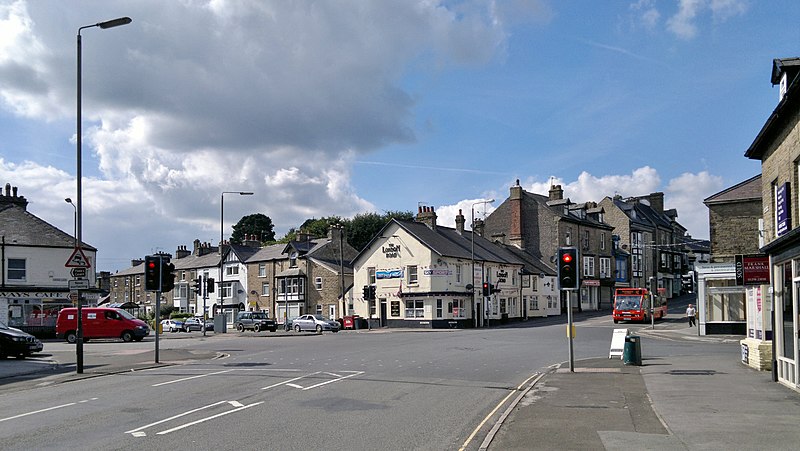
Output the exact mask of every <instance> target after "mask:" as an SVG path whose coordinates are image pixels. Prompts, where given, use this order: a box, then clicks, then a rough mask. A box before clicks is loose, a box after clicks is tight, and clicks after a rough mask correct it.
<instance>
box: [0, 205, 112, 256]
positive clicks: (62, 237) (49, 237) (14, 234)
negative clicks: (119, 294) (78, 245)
mask: <svg viewBox="0 0 800 451" xmlns="http://www.w3.org/2000/svg"><path fill="white" fill-rule="evenodd" d="M0 235H2V236H4V237H5V243H6V245H13V246H34V247H61V248H64V247H66V248H70V249H71V248H73V247H74V246H75V238H74V237H73V236H72V235H70V234H68V233H66V232H63V231H62V230H60V229H58V228H56V227H55V226H53V225H50V224H49V223H47V222H45V221H44V220H42V219H40V218H39V217H37V216H35V215H33V214H31V213H29V212H28V211H27V210H25V209H24V208H22V207H20V206H17V205H13V204H9V205H3V206H0ZM82 248H83V249H86V250H89V251H95V252H96V251H97V249H96V248H95V247H94V246H91V245H89V244H86V242H83V244H82Z"/></svg>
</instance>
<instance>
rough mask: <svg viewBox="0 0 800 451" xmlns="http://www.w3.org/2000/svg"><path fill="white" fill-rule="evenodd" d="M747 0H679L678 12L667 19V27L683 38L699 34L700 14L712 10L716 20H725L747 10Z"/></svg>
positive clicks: (713, 17)
mask: <svg viewBox="0 0 800 451" xmlns="http://www.w3.org/2000/svg"><path fill="white" fill-rule="evenodd" d="M747 8H748V2H747V0H679V2H678V12H677V13H675V15H674V16H672V17H671V18H669V19H668V20H667V29H668V30H669V31H671V32H673V33H674V34H675V35H677V36H678V37H679V38H681V39H686V40H690V39H693V38H694V37H695V36H697V33H698V26H697V20H698V16H699V15H700V14H702V13H704V12H710V14H711V18H712V20H713V21H714V22H724V21H726V20H728V19H729V18H731V17H734V16H737V15H741V14H744V13H745V12H746V11H747Z"/></svg>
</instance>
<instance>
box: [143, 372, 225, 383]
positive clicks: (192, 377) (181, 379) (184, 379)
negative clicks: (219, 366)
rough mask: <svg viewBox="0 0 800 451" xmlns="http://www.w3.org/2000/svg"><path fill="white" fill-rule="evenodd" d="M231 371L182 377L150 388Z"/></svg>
mask: <svg viewBox="0 0 800 451" xmlns="http://www.w3.org/2000/svg"><path fill="white" fill-rule="evenodd" d="M231 371H233V370H223V371H216V372H214V373H207V374H199V375H197V376H189V377H183V378H180V379H175V380H172V381H167V382H161V383H159V384H153V385H152V386H153V387H160V386H162V385H169V384H174V383H176V382H183V381H188V380H191V379H197V378H200V377H206V376H214V375H217V374H222V373H230V372H231Z"/></svg>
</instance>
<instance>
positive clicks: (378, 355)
mask: <svg viewBox="0 0 800 451" xmlns="http://www.w3.org/2000/svg"><path fill="white" fill-rule="evenodd" d="M682 308H685V304H684V306H683V307H681V306H679V305H676V306H674V307H672V306H671V308H670V314H671V315H670V317H669V318H668V320H667V321H665V322H663V323H656V328H659V327H666V326H667V325H670V323H671V322H672V323H673V324H671V325H673V326H674V322H675V321H681V319H679V318H678V317H679V316H680V314H679V312H680V309H682ZM673 309H676V310H677V311H678V313H675V314H673ZM575 324H576V329H577V336H576V338H575V341H574V350H575V359H582V358H591V357H598V356H604V355H607V354H608V349H609V346H610V341H611V335H612V330H613V329H614V328H619V327H628V328H631V329H637V328H649V327H650V326H649V325H615V324H613V323H612V322H611V320H610V312H607V311H606V312H600V313H592V314H582V315H578V316H577V318H576V323H575ZM187 337H188V336H186V335H184V336H181V338H180V339H178V336H170V335H168V334H167V335H165V336H164V339H163V340H161V342H160V349H161V350H163V352H164V353H165V354H166V353H168V352H173V351H174V352H184V353H190V354H191V355H195V356H197V358H196V359H195V360H193V361H185V362H184V363H183V364H180V365H174V366H169V367H162V368H156V369H151V370H145V371H132V372H126V373H122V374H116V375H112V376H104V377H98V378H92V379H86V380H82V381H75V382H70V383H53V384H51V383H49V381H48V380H47V379H46V378H45V379H41V380H34V381H30V382H28V384H27V385H24V386H22V385H21V386H19V387H17V389H14V390H8V389H7V390H3V391H2V393H0V406H3V408H2V409H0V437H2V438H3V442H2V446H1V447H2V448H3V449H25V450H29V449H66V448H79V449H140V448H142V447H144V448H155V449H193V448H198V447H202V448H216V449H292V448H305V449H321V448H343V449H351V450H359V449H375V448H384V449H431V450H441V449H459V448H462V447H463V448H464V449H477V448H478V445H479V442H480V440H479V438H480V437H482V436H483V435H485V432H486V430H487V429H488V428H490V427H491V426H492V421H493V418H495V417H496V412H497V410H496V408H497V407H498V406H499V405H500V404H501V402H503V401H504V400H505V399H507V398H508V397H509V395H510V394H514V393H516V392H517V387H519V386H520V385H521V384H522V383H523V382H525V381H526V380H529V379H530V378H531V377H532V376H534V375H536V374H538V373H540V372H543V371H545V370H546V369H547V367H548V366H550V365H552V364H555V363H560V362H563V361H565V360H567V359H568V341H567V337H566V327H565V318H550V319H538V320H532V321H528V322H526V323H520V324H516V325H513V326H508V327H503V328H497V329H488V330H487V329H481V330H448V331H422V332H412V331H389V332H380V331H372V332H341V333H338V334H328V333H326V334H324V335H314V334H302V335H298V334H288V335H280V334H270V333H268V332H267V333H261V334H252V333H245V334H238V333H234V334H226V335H224V336H221V335H217V336H210V337H207V338H202V336H201V335H199V334H194V335H193V336H192V337H191V338H187ZM682 346H685V345H683V344H681V343H678V342H671V341H668V340H657V339H649V338H646V337H644V338H643V339H642V348H643V352H645V353H648V355H657V356H669V355H671V354H674V353H681V352H682ZM695 346H696V345H695ZM46 351H47V352H48V353H49V354H50V355H52V356H53V357H54V358H56V359H58V360H59V361H60V362H69V361H70V359H72V360H73V361H74V352H75V350H74V347H73V346H72V345H68V344H66V343H56V342H50V343H47V344H46ZM85 352H86V354H85V364H86V365H91V363H92V359H93V358H95V357H96V356H100V355H104V356H107V355H109V354H113V355H115V356H117V357H119V358H123V357H124V356H125V355H126V354H135V353H153V341H152V338H149V339H148V340H147V341H145V342H142V343H121V342H113V341H111V342H102V341H98V342H94V341H93V342H90V343H87V344H86V345H85ZM211 355H222V358H216V359H209V358H208V357H209V356H211ZM98 358H99V357H98ZM7 363H8V362H7ZM492 413H495V415H494V416H492V418H489V419H488V420H487V421H485V422H484V419H486V418H487V417H489V416H490V414H492ZM476 430H479V432H477V433H475V431H476ZM471 437H473V438H472V439H470V438H471Z"/></svg>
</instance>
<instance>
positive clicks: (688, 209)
mask: <svg viewBox="0 0 800 451" xmlns="http://www.w3.org/2000/svg"><path fill="white" fill-rule="evenodd" d="M722 189H724V185H723V180H722V177H720V176H718V175H711V174H709V173H708V172H707V171H702V172H699V173H697V174H692V173H689V172H686V173H683V174H681V175H680V176H678V177H676V178H674V179H672V180H670V181H669V183H668V184H667V187H666V190H665V203H666V205H665V208H675V209H677V210H678V222H679V223H680V224H681V225H682V226H684V227H686V229H687V230H688V231H689V233H690V234H691V235H692V236H694V237H696V238H708V237H709V228H708V227H709V226H708V208H707V207H706V206H705V205H704V204H703V203H702V202H703V199H705V198H707V197H708V196H710V195H712V194H714V193H717V192H719V191H721V190H722Z"/></svg>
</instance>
